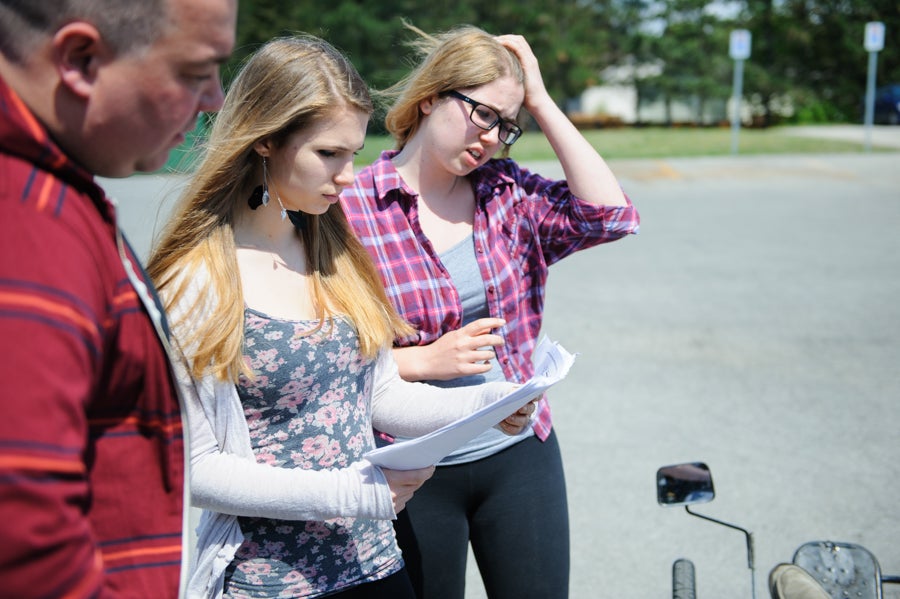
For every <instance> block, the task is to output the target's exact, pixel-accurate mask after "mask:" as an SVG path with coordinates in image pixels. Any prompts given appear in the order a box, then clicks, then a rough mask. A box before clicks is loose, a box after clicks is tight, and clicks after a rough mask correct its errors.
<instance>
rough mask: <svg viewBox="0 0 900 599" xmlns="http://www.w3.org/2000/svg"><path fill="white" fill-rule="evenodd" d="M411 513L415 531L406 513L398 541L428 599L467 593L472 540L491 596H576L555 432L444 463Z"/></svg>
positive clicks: (460, 597)
mask: <svg viewBox="0 0 900 599" xmlns="http://www.w3.org/2000/svg"><path fill="white" fill-rule="evenodd" d="M405 512H406V513H408V515H409V522H411V524H412V530H413V531H414V534H415V536H414V538H411V537H410V530H409V528H408V527H407V526H405V525H404V524H405V522H404V519H403V518H400V519H398V521H397V524H396V525H395V530H396V533H397V542H398V543H399V545H400V548H401V549H402V550H403V559H404V561H405V562H406V567H407V570H408V571H409V573H410V577H411V578H412V580H413V585H414V586H415V587H416V590H417V591H419V592H420V599H463V598H464V596H465V582H466V575H465V571H466V561H467V558H468V543H469V541H470V540H471V543H472V552H473V554H474V555H475V559H476V561H477V562H478V568H479V570H480V571H481V577H482V580H483V582H484V586H485V590H486V591H487V595H488V597H490V598H491V599H505V598H509V599H527V598H529V597H533V598H535V599H554V598H562V599H564V598H567V597H568V595H569V514H568V506H567V504H566V485H565V478H564V475H563V469H562V460H561V457H560V452H559V445H558V443H557V440H556V435H555V433H551V435H550V437H549V438H548V439H547V441H546V442H543V443H542V442H541V441H539V440H538V439H537V438H535V437H529V438H527V439H525V440H524V441H521V442H519V443H517V444H515V445H513V446H512V447H509V448H507V449H505V450H503V451H501V452H500V453H498V454H495V455H493V456H490V457H487V458H484V459H481V460H478V461H475V462H470V463H468V464H460V465H458V466H439V467H438V468H437V470H436V471H435V473H434V476H432V477H431V478H430V479H429V480H428V481H427V482H426V483H425V484H424V485H423V486H422V488H420V489H419V490H418V491H416V494H415V495H414V496H413V498H412V500H411V501H410V502H409V503H408V504H407V506H406V510H405ZM401 515H402V514H401ZM417 545H418V549H419V551H418V552H417V551H416V546H417ZM420 589H421V591H420Z"/></svg>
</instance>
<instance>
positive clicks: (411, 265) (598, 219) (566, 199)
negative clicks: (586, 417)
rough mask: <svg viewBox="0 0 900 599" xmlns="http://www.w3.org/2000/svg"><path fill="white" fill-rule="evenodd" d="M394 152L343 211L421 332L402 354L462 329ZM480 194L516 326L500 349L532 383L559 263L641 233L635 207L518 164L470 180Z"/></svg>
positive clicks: (489, 245)
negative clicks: (584, 194)
mask: <svg viewBox="0 0 900 599" xmlns="http://www.w3.org/2000/svg"><path fill="white" fill-rule="evenodd" d="M395 154H396V151H388V152H385V153H383V154H382V156H381V157H380V158H379V159H378V160H377V161H376V162H375V163H373V164H372V165H370V166H368V167H366V168H364V169H362V170H361V171H360V172H359V173H358V174H357V176H356V182H355V184H354V186H353V187H352V188H348V189H347V190H345V191H344V194H343V196H342V203H343V206H344V211H345V213H346V214H347V219H348V220H349V222H350V225H351V227H352V228H353V230H354V231H355V232H356V234H357V235H358V236H359V238H360V240H361V241H362V243H363V245H364V246H365V247H366V248H367V249H368V250H369V253H370V254H371V255H372V258H373V259H374V260H375V263H376V265H377V267H378V270H379V271H380V273H381V277H382V280H383V282H384V285H385V288H386V290H387V293H388V296H389V297H390V299H391V301H392V302H393V304H394V306H395V307H396V308H397V310H398V312H399V313H400V314H401V315H402V316H403V317H404V318H406V319H407V320H408V321H409V322H410V323H411V324H412V325H413V326H414V327H415V328H416V332H415V333H414V334H412V335H410V336H408V337H404V338H401V339H397V340H396V343H395V344H396V345H398V346H410V345H427V344H429V343H432V342H433V341H435V340H436V339H437V338H439V337H440V336H441V335H443V334H445V333H447V332H449V331H452V330H454V329H457V328H459V327H460V326H461V324H462V307H461V305H460V301H459V296H458V294H457V292H456V288H455V287H454V286H453V282H452V280H451V279H450V275H449V274H448V273H447V271H446V269H445V268H444V266H443V264H441V261H440V259H439V258H438V255H437V254H436V253H435V251H434V249H433V248H432V246H431V243H430V242H429V241H428V239H427V238H426V237H425V234H424V233H423V232H422V229H421V227H420V226H419V220H418V210H417V204H416V201H417V194H416V193H415V192H414V191H413V190H412V189H410V188H409V187H407V186H406V184H405V183H404V182H403V180H402V179H401V178H400V175H399V174H398V173H397V171H396V169H395V168H394V165H393V163H392V162H391V158H392V157H393V156H394V155H395ZM468 178H469V181H470V182H471V184H472V188H473V189H474V191H475V221H474V238H475V253H476V258H477V260H478V266H479V268H480V270H481V276H482V278H483V279H484V284H485V292H486V296H487V301H488V306H489V309H490V314H491V316H493V317H498V318H503V319H505V320H506V325H505V326H504V327H503V328H502V329H501V330H499V331H497V333H498V334H499V335H501V336H503V338H504V339H505V340H506V342H505V344H504V345H502V346H500V347H498V348H496V349H497V358H498V360H499V362H500V365H501V367H502V368H503V374H504V376H505V377H506V378H507V380H510V381H519V382H522V381H525V380H527V379H528V378H529V377H531V375H532V374H533V364H532V362H531V355H532V352H533V350H534V348H535V345H536V344H537V340H538V335H539V334H540V330H541V321H542V316H543V307H544V293H545V289H546V283H547V274H548V269H549V267H550V265H551V264H554V263H555V262H557V261H559V260H561V259H562V258H565V257H566V256H568V255H570V254H572V253H573V252H576V251H578V250H582V249H585V248H588V247H592V246H595V245H598V244H601V243H606V242H609V241H614V240H616V239H620V238H621V237H624V236H625V235H627V234H629V233H636V232H637V231H638V227H639V223H640V218H639V216H638V213H637V211H636V210H635V209H634V207H633V206H632V205H631V203H630V202H629V203H628V205H627V206H623V207H609V206H595V205H592V204H589V203H587V202H584V201H581V200H579V199H577V198H576V197H575V196H574V195H572V193H571V192H570V191H569V188H568V185H567V184H566V182H565V181H552V180H549V179H545V178H543V177H541V176H539V175H537V174H534V173H531V172H529V171H528V170H527V169H523V168H521V167H520V166H518V165H517V164H516V163H515V162H514V161H512V160H509V159H498V160H491V161H490V162H488V163H487V164H486V165H484V166H482V167H481V168H479V169H477V170H476V171H474V172H472V173H471V174H470V175H469V177H468ZM550 428H551V418H550V408H549V405H548V404H547V401H546V398H544V399H542V400H541V402H540V404H539V407H538V414H537V417H536V419H535V423H534V429H535V433H536V434H537V435H538V437H539V438H541V439H542V440H543V439H546V438H547V436H548V435H549V434H550Z"/></svg>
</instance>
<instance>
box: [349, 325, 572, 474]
mask: <svg viewBox="0 0 900 599" xmlns="http://www.w3.org/2000/svg"><path fill="white" fill-rule="evenodd" d="M574 361H575V356H574V355H573V354H570V353H569V352H567V351H566V350H565V349H564V348H563V347H562V346H561V345H559V344H558V343H555V342H552V341H550V340H548V339H547V338H546V337H545V338H543V339H541V341H540V343H538V346H537V348H536V349H535V352H534V364H535V374H534V376H533V377H532V378H531V379H529V380H528V381H526V382H525V383H524V384H523V385H522V386H521V387H518V388H517V389H515V390H514V391H512V392H511V393H509V394H508V395H506V396H505V397H503V398H501V399H499V400H497V401H495V402H494V403H492V404H490V405H488V406H485V407H484V408H481V409H480V410H477V411H476V412H473V413H472V414H470V415H468V416H466V417H465V418H461V419H459V420H457V421H456V422H452V423H450V424H448V425H446V426H444V427H442V428H440V429H438V430H436V431H433V432H431V433H429V434H427V435H423V436H421V437H417V438H415V439H410V440H408V441H402V442H398V443H394V444H393V445H388V446H385V447H380V448H378V449H375V450H372V451H370V452H368V453H367V454H366V455H365V458H366V459H367V460H369V461H370V462H372V463H373V464H375V465H376V466H382V467H384V468H391V469H394V470H413V469H417V468H425V467H428V466H432V465H434V464H437V463H438V462H439V461H441V460H442V459H443V458H444V457H446V456H447V455H449V454H450V453H451V452H453V450H455V449H457V448H458V447H460V446H462V445H463V444H465V443H466V442H468V441H470V440H472V439H474V438H475V437H477V436H478V435H479V434H481V433H482V432H483V431H485V430H487V429H488V428H490V427H492V426H494V425H496V424H497V423H498V422H500V421H502V420H504V419H505V418H506V417H508V416H509V415H510V414H512V413H513V412H515V411H516V410H518V409H519V408H521V407H522V406H524V405H525V404H527V403H528V402H529V401H531V400H533V399H535V398H537V397H540V396H541V394H543V393H544V391H546V390H547V389H549V388H550V387H551V386H553V385H555V384H556V383H558V382H559V381H561V380H562V379H564V378H565V377H566V375H567V374H568V373H569V368H570V367H571V366H572V363H573V362H574Z"/></svg>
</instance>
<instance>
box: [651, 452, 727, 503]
mask: <svg viewBox="0 0 900 599" xmlns="http://www.w3.org/2000/svg"><path fill="white" fill-rule="evenodd" d="M715 496H716V492H715V490H714V489H713V481H712V473H711V472H710V471H709V466H707V465H706V464H704V463H703V462H687V463H684V464H673V465H671V466H664V467H662V468H660V469H659V470H657V471H656V500H657V501H658V502H659V504H660V505H663V506H673V505H694V504H696V503H708V502H710V501H712V500H713V498H714V497H715Z"/></svg>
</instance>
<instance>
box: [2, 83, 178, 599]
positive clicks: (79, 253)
mask: <svg viewBox="0 0 900 599" xmlns="http://www.w3.org/2000/svg"><path fill="white" fill-rule="evenodd" d="M115 232H116V225H115V209H114V207H113V206H112V204H111V203H110V202H109V201H108V200H107V199H106V197H105V194H104V193H103V191H102V190H101V189H100V188H99V187H98V186H97V185H96V183H95V182H94V178H93V177H92V176H91V175H90V174H89V173H87V172H85V171H84V170H83V169H81V168H80V167H79V166H78V165H76V164H74V163H73V162H72V161H71V160H69V159H68V158H67V157H66V155H65V154H63V152H62V150H61V149H60V148H59V147H58V146H57V145H56V144H55V143H53V141H52V140H51V139H50V138H49V137H48V134H47V132H46V130H45V129H44V127H42V126H41V124H40V123H39V122H38V121H37V120H36V119H35V117H34V116H33V115H32V114H31V113H30V112H29V110H28V109H27V108H26V107H25V106H24V104H23V103H22V102H21V100H20V99H19V98H18V97H17V96H16V95H15V94H14V93H13V92H12V91H11V90H10V89H9V88H8V86H7V85H6V84H5V82H3V81H2V80H0V348H2V350H0V351H2V355H0V523H2V524H0V581H2V582H0V585H2V588H3V591H2V594H3V595H4V596H8V597H72V598H79V597H135V598H138V597H140V598H147V597H153V598H155V599H156V598H161V597H175V596H177V592H178V577H179V572H180V562H181V553H182V546H181V529H182V509H183V504H182V490H183V486H184V477H183V475H184V471H183V469H184V465H183V452H184V448H183V438H182V427H181V416H180V411H179V407H178V400H177V396H176V391H175V388H174V385H173V382H172V378H171V374H170V368H169V364H168V361H167V359H166V354H165V351H164V349H163V347H162V345H161V343H160V340H159V339H158V338H157V336H156V333H155V330H154V328H153V325H152V323H151V321H150V319H149V317H148V315H147V313H146V311H145V310H144V308H143V306H142V304H141V301H140V299H139V298H138V296H137V295H136V293H135V291H134V288H133V287H132V285H131V284H130V283H129V280H128V278H127V275H126V272H125V269H124V267H123V265H122V260H121V258H120V255H119V252H118V250H117V246H116V236H115ZM127 251H129V253H130V250H127ZM130 258H131V260H132V261H133V262H134V263H135V264H136V263H137V258H136V257H135V256H134V255H131V256H130ZM148 286H149V283H148Z"/></svg>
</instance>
